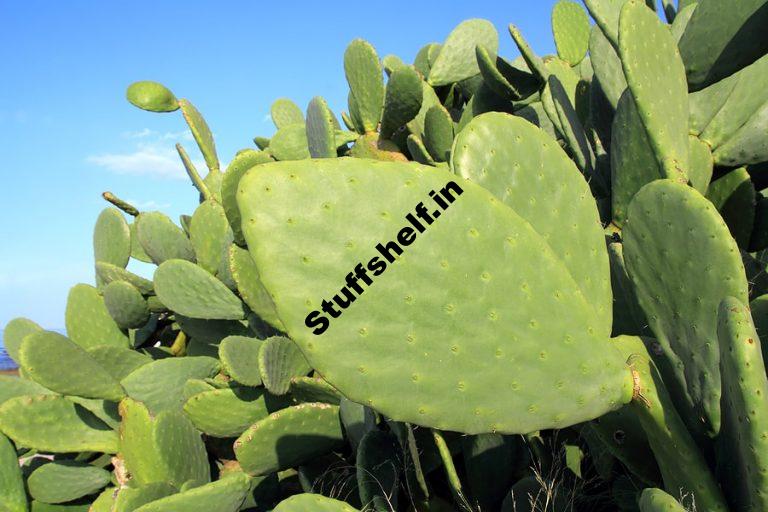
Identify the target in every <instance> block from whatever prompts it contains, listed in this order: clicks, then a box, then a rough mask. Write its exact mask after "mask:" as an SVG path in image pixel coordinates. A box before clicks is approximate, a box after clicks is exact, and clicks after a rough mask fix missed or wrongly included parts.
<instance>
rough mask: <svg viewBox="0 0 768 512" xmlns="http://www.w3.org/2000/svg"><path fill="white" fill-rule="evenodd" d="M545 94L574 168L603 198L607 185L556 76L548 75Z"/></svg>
mask: <svg viewBox="0 0 768 512" xmlns="http://www.w3.org/2000/svg"><path fill="white" fill-rule="evenodd" d="M545 94H548V95H549V96H550V97H551V98H552V103H553V104H554V107H555V112H556V115H557V121H558V126H559V127H560V133H562V135H563V138H564V139H565V141H566V144H567V145H568V149H569V150H570V154H571V157H572V158H573V160H574V162H575V163H576V166H577V167H578V168H579V170H580V171H581V172H582V173H583V174H584V176H585V177H586V178H587V181H588V182H590V184H592V186H593V188H594V189H595V190H596V191H599V192H600V196H604V195H605V194H606V193H607V191H608V185H607V184H606V183H605V180H604V179H603V177H602V175H599V174H598V173H597V170H596V168H595V155H594V153H593V151H592V146H590V145H589V140H588V138H587V133H586V131H585V130H584V126H583V125H582V124H581V121H580V120H579V116H578V114H577V113H576V109H575V108H574V106H573V103H571V101H570V99H569V98H568V93H567V92H566V90H565V88H564V87H563V84H562V83H561V82H560V79H558V78H557V76H556V75H550V76H549V78H548V79H547V85H546V89H545Z"/></svg>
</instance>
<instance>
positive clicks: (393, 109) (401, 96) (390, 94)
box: [334, 66, 424, 156]
mask: <svg viewBox="0 0 768 512" xmlns="http://www.w3.org/2000/svg"><path fill="white" fill-rule="evenodd" d="M421 83H422V82H421V77H420V76H419V74H418V73H417V72H416V70H415V69H413V68H412V67H410V66H402V67H399V68H397V69H395V70H394V71H392V74H391V75H390V77H389V81H388V82H387V88H386V93H385V96H384V111H383V112H382V115H381V128H380V132H381V136H382V137H383V138H385V139H391V138H392V136H393V135H394V134H395V131H396V130H398V129H399V128H400V127H401V126H405V124H406V123H408V122H409V121H411V120H412V119H413V118H414V117H416V115H417V114H418V113H419V110H421V100H422V96H423V93H424V92H423V88H422V85H421ZM334 156H335V151H334Z"/></svg>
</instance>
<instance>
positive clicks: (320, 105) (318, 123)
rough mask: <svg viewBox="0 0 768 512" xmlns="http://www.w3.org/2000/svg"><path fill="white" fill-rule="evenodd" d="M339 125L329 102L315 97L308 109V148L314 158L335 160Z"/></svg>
mask: <svg viewBox="0 0 768 512" xmlns="http://www.w3.org/2000/svg"><path fill="white" fill-rule="evenodd" d="M334 123H338V121H336V118H335V117H334V116H333V112H331V109H330V108H329V107H328V102H326V101H325V99H324V98H322V97H321V96H315V97H314V98H312V100H311V101H310V102H309V106H308V107H307V125H306V131H307V148H308V149H309V154H310V156H311V157H312V158H333V157H335V156H336V146H337V143H336V131H335V125H334Z"/></svg>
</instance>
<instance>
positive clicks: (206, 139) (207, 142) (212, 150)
mask: <svg viewBox="0 0 768 512" xmlns="http://www.w3.org/2000/svg"><path fill="white" fill-rule="evenodd" d="M179 107H181V113H182V114H183V115H184V120H185V121H186V122H187V125H188V126H189V130H190V131H191V132H192V137H194V138H195V142H197V147H199V148H200V152H201V153H202V154H203V158H204V159H205V164H206V165H207V166H208V169H209V170H210V171H211V172H212V173H217V172H218V171H219V157H218V156H216V144H215V143H214V142H213V135H212V134H211V129H210V128H208V123H206V122H205V119H203V116H202V115H200V112H199V111H198V110H197V108H195V106H194V105H192V103H190V102H189V100H179Z"/></svg>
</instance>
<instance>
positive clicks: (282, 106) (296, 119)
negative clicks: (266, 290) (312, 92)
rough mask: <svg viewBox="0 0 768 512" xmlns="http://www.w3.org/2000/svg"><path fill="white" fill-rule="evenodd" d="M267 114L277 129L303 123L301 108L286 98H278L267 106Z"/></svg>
mask: <svg viewBox="0 0 768 512" xmlns="http://www.w3.org/2000/svg"><path fill="white" fill-rule="evenodd" d="M269 114H270V116H271V117H272V122H273V123H275V128H277V129H278V130H279V129H280V128H283V127H284V126H288V125H291V124H297V123H298V124H304V113H303V112H302V111H301V108H300V107H299V106H298V105H297V104H296V103H294V102H293V101H292V100H290V99H288V98H278V99H276V100H275V101H274V102H273V103H272V106H271V107H270V108H269Z"/></svg>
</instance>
